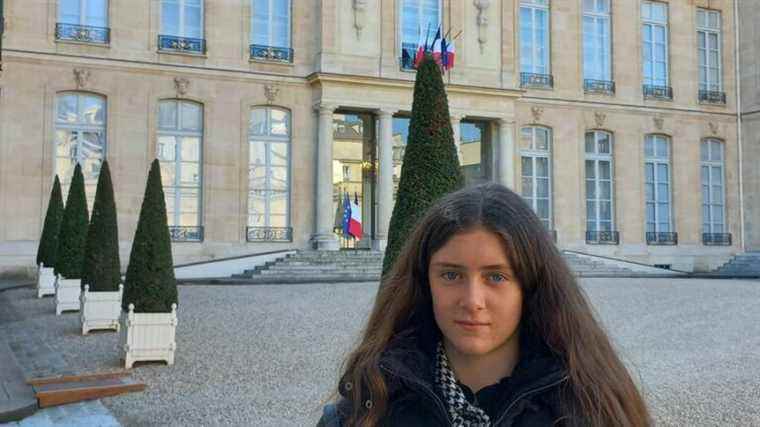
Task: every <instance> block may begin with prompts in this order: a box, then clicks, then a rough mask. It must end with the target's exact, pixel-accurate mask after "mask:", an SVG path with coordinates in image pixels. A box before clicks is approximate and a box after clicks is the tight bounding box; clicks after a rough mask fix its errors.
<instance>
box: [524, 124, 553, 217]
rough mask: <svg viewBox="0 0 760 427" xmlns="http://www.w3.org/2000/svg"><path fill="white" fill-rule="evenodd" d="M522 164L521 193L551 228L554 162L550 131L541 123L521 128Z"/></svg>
mask: <svg viewBox="0 0 760 427" xmlns="http://www.w3.org/2000/svg"><path fill="white" fill-rule="evenodd" d="M520 157H521V166H522V196H523V198H524V199H525V201H526V202H528V204H530V205H531V206H532V207H533V210H534V211H536V214H537V215H538V217H539V218H540V219H541V222H543V223H544V226H546V229H547V230H551V229H552V226H553V223H552V173H551V170H552V163H551V130H550V129H548V128H544V127H539V126H529V127H524V128H522V130H521V132H520Z"/></svg>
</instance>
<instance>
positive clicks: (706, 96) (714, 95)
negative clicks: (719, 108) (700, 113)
mask: <svg viewBox="0 0 760 427" xmlns="http://www.w3.org/2000/svg"><path fill="white" fill-rule="evenodd" d="M699 102H704V103H707V104H723V105H725V104H726V92H720V91H715V90H701V89H700V91H699Z"/></svg>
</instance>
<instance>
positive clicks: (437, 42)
mask: <svg viewBox="0 0 760 427" xmlns="http://www.w3.org/2000/svg"><path fill="white" fill-rule="evenodd" d="M441 41H442V39H441V27H438V32H437V33H435V38H434V39H433V59H435V62H436V63H437V64H438V65H441V53H442V52H441Z"/></svg>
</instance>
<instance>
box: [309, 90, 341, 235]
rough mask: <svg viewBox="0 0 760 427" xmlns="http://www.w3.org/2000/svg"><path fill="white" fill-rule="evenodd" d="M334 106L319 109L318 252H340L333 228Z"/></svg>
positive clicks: (316, 210)
mask: <svg viewBox="0 0 760 427" xmlns="http://www.w3.org/2000/svg"><path fill="white" fill-rule="evenodd" d="M334 110H335V107H334V106H332V105H324V104H321V105H319V107H318V108H317V114H318V117H319V120H318V123H317V126H318V132H317V135H318V140H317V164H316V168H317V173H316V177H317V198H316V206H315V212H316V234H314V236H313V237H312V241H313V242H314V244H315V247H316V249H318V250H338V239H337V238H336V237H335V234H333V231H332V228H333V224H334V221H335V219H334V218H333V217H332V216H333V215H334V214H335V209H334V208H333V203H332V198H333V188H332V172H333V170H332V161H333V111H334Z"/></svg>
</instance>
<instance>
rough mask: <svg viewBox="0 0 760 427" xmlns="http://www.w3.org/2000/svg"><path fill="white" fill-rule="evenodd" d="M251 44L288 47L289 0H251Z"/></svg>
mask: <svg viewBox="0 0 760 427" xmlns="http://www.w3.org/2000/svg"><path fill="white" fill-rule="evenodd" d="M251 7H252V8H253V12H252V13H251V44H256V45H263V46H273V47H290V0H253V1H252V6H251Z"/></svg>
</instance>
